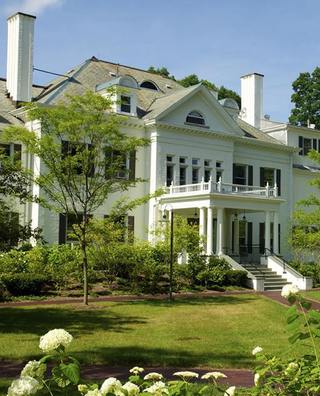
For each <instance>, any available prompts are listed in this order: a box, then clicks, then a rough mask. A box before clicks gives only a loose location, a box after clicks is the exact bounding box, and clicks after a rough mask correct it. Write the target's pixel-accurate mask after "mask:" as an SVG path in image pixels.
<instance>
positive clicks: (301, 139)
mask: <svg viewBox="0 0 320 396" xmlns="http://www.w3.org/2000/svg"><path fill="white" fill-rule="evenodd" d="M299 148H300V149H301V150H300V151H299V155H303V136H299Z"/></svg>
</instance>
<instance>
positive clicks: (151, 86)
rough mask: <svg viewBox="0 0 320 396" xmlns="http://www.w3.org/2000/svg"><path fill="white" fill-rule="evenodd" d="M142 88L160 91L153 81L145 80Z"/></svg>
mask: <svg viewBox="0 0 320 396" xmlns="http://www.w3.org/2000/svg"><path fill="white" fill-rule="evenodd" d="M140 87H141V88H147V89H152V90H153V91H158V87H157V86H156V84H155V83H153V82H152V81H144V82H143V83H141V84H140Z"/></svg>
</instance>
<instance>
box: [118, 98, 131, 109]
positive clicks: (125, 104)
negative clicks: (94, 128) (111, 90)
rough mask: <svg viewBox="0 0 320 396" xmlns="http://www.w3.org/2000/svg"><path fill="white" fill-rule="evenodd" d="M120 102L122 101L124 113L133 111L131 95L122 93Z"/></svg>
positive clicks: (121, 107)
mask: <svg viewBox="0 0 320 396" xmlns="http://www.w3.org/2000/svg"><path fill="white" fill-rule="evenodd" d="M120 103H121V106H120V110H121V111H122V112H123V113H131V98H130V96H127V95H121V100H120Z"/></svg>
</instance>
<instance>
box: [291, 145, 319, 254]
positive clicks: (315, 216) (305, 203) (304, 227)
mask: <svg viewBox="0 0 320 396" xmlns="http://www.w3.org/2000/svg"><path fill="white" fill-rule="evenodd" d="M309 157H310V158H311V159H312V160H313V161H315V162H317V163H318V164H319V165H320V153H318V152H316V151H315V150H312V151H310V153H309ZM311 185H313V186H315V187H316V188H318V189H319V190H320V175H317V176H316V177H315V178H314V179H313V180H312V181H311ZM298 205H299V209H298V210H297V211H295V212H294V216H293V227H292V241H291V242H292V245H293V247H294V248H295V249H296V250H300V251H306V252H309V253H312V254H315V256H317V257H319V253H320V198H319V195H314V194H313V195H310V196H309V197H308V198H306V199H303V200H301V201H299V203H298ZM303 208H305V209H303Z"/></svg>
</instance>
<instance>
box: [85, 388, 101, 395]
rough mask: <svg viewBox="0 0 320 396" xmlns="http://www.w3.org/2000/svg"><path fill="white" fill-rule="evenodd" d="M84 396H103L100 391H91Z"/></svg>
mask: <svg viewBox="0 0 320 396" xmlns="http://www.w3.org/2000/svg"><path fill="white" fill-rule="evenodd" d="M84 396H102V393H101V392H100V391H99V389H94V390H89V392H87V393H86V394H85V395H84Z"/></svg>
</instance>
